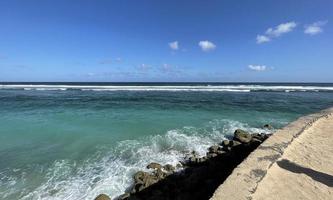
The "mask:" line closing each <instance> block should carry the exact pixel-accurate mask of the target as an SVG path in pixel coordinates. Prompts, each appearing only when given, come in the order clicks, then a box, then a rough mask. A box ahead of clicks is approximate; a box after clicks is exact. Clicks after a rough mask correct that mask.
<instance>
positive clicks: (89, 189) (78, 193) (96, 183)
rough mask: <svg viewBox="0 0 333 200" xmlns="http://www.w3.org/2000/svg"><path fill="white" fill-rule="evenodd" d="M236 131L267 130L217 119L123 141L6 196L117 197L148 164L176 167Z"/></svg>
mask: <svg viewBox="0 0 333 200" xmlns="http://www.w3.org/2000/svg"><path fill="white" fill-rule="evenodd" d="M236 128H242V129H245V130H248V131H251V132H263V131H264V130H262V129H258V128H251V127H249V126H248V125H247V124H243V123H240V122H237V121H229V120H215V121H211V122H209V123H208V124H207V126H205V127H204V128H195V127H184V128H182V129H179V130H170V131H168V132H167V133H166V134H165V135H155V136H150V137H145V138H141V139H140V140H126V141H121V142H119V143H118V144H117V145H116V146H115V147H103V148H101V149H100V151H98V152H96V154H95V155H93V156H91V157H89V158H87V159H86V160H85V161H84V163H83V164H82V163H81V164H79V163H76V162H73V161H69V160H58V161H55V162H54V163H53V165H52V166H51V167H49V168H48V169H47V172H46V173H45V177H44V178H45V180H46V181H45V182H42V183H40V185H39V186H38V187H37V188H35V189H34V190H33V191H27V190H18V191H14V189H13V190H11V191H6V192H10V194H8V193H7V194H6V195H7V197H8V196H9V195H11V194H13V193H15V192H16V193H19V194H20V195H19V196H20V199H22V200H32V199H34V200H35V199H38V200H46V199H47V200H63V199H68V200H69V199H70V200H72V199H77V200H79V199H80V200H81V199H86V200H91V199H94V198H95V197H96V196H97V195H98V194H100V193H106V194H108V195H110V196H112V197H116V196H117V195H120V194H122V193H123V192H124V191H125V190H126V188H128V187H129V186H130V185H131V183H132V175H133V174H134V173H135V172H136V171H138V170H147V169H146V168H145V167H146V165H147V164H148V163H150V162H158V163H161V164H167V163H170V164H173V165H175V164H177V163H178V162H179V161H180V160H181V159H182V158H183V157H184V153H186V152H191V151H193V150H195V151H197V152H198V153H199V154H201V155H204V154H205V153H206V151H207V148H208V147H209V146H210V145H213V144H216V143H218V142H220V141H221V140H222V139H224V138H225V137H226V136H228V135H229V136H230V135H232V133H233V132H234V130H235V129H236ZM16 179H17V178H16ZM15 181H18V180H15ZM25 181H26V180H24V181H23V182H25ZM20 182H22V180H21V181H20ZM6 183H8V182H6ZM8 184H9V183H8ZM13 184H14V185H11V186H9V185H7V186H8V188H16V182H15V183H13ZM0 195H3V196H4V194H1V193H0Z"/></svg>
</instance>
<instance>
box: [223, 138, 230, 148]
mask: <svg viewBox="0 0 333 200" xmlns="http://www.w3.org/2000/svg"><path fill="white" fill-rule="evenodd" d="M229 144H230V141H229V140H223V141H222V146H223V147H228V146H229Z"/></svg>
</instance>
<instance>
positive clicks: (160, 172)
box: [150, 169, 167, 182]
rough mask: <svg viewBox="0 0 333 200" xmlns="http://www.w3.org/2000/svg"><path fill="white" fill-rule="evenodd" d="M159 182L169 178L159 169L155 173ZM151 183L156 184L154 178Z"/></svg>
mask: <svg viewBox="0 0 333 200" xmlns="http://www.w3.org/2000/svg"><path fill="white" fill-rule="evenodd" d="M153 173H154V175H155V177H156V178H157V180H161V179H163V178H165V177H166V176H167V174H166V173H164V172H163V171H162V170H161V169H157V170H156V171H154V172H153ZM150 181H151V182H154V181H155V180H154V179H153V178H152V179H151V180H150Z"/></svg>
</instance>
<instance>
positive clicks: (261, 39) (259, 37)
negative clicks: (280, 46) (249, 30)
mask: <svg viewBox="0 0 333 200" xmlns="http://www.w3.org/2000/svg"><path fill="white" fill-rule="evenodd" d="M269 41H271V39H270V38H269V37H267V36H265V35H257V43H258V44H261V43H264V42H269Z"/></svg>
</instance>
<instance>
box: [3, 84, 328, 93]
mask: <svg viewBox="0 0 333 200" xmlns="http://www.w3.org/2000/svg"><path fill="white" fill-rule="evenodd" d="M0 89H24V90H66V89H79V90H82V91H90V90H91V91H206V92H250V91H285V92H291V91H316V92H317V91H333V87H332V86H288V85H283V86H269V85H193V86H185V85H179V86H174V85H172V86H157V85H156V86H119V85H105V86H103V85H101V86H94V85H14V84H13V85H9V84H6V85H0Z"/></svg>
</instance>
